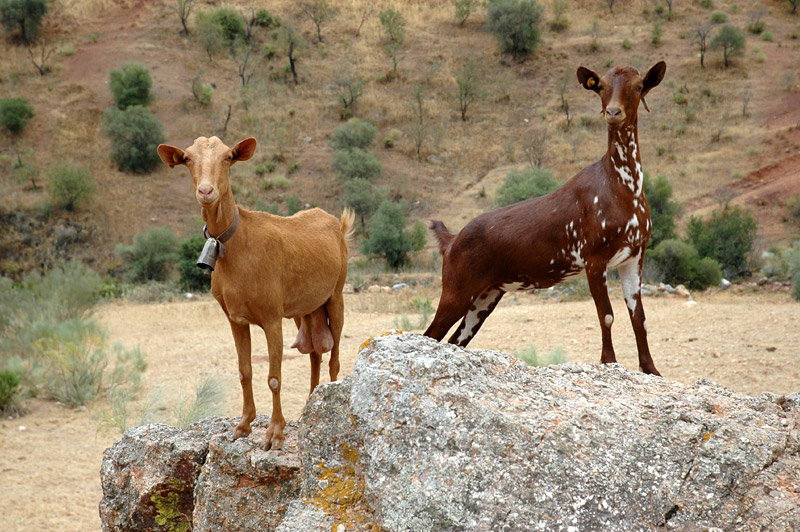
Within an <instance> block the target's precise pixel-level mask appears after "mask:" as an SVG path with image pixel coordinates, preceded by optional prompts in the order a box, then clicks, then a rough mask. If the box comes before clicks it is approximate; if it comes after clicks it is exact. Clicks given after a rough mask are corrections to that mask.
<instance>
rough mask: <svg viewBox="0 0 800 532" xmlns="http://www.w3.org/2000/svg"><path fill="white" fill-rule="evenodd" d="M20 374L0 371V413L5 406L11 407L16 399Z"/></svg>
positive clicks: (20, 380)
mask: <svg viewBox="0 0 800 532" xmlns="http://www.w3.org/2000/svg"><path fill="white" fill-rule="evenodd" d="M20 382H22V379H20V376H19V375H18V374H17V373H15V372H13V371H7V370H3V371H0V413H4V412H5V411H6V409H7V408H10V407H12V406H13V405H14V404H15V403H16V401H17V395H18V394H19V392H20V388H19V385H20Z"/></svg>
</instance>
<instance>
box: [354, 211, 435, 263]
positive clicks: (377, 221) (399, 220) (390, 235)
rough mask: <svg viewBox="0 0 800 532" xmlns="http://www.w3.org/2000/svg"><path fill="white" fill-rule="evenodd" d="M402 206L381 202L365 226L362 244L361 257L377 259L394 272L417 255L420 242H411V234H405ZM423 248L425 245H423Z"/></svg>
mask: <svg viewBox="0 0 800 532" xmlns="http://www.w3.org/2000/svg"><path fill="white" fill-rule="evenodd" d="M406 209H407V206H406V204H405V202H394V201H391V200H388V199H386V200H383V201H382V202H381V204H380V206H379V207H378V209H377V211H376V212H375V214H374V215H373V216H372V219H371V220H370V221H369V223H368V224H367V233H368V236H367V237H366V238H365V239H364V240H363V241H362V245H361V247H362V249H363V251H364V254H366V255H367V256H369V257H380V258H383V259H384V260H385V261H386V266H387V267H388V268H390V269H392V270H396V269H397V268H399V267H400V266H403V265H404V264H406V263H407V262H408V259H409V253H410V252H411V251H419V249H422V248H421V246H420V247H416V246H419V241H416V242H415V241H414V237H413V230H408V229H407V228H406V226H407V225H408V218H407V217H406ZM423 245H424V243H423Z"/></svg>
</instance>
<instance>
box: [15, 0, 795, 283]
mask: <svg viewBox="0 0 800 532" xmlns="http://www.w3.org/2000/svg"><path fill="white" fill-rule="evenodd" d="M332 3H333V4H335V5H336V6H337V7H338V12H337V13H336V15H335V16H333V17H332V18H331V19H330V20H328V21H325V22H324V23H323V25H322V27H321V33H322V35H323V39H324V42H322V43H319V42H318V38H317V31H316V28H315V27H314V25H313V24H312V22H311V20H310V19H309V18H308V17H306V16H305V15H303V14H302V12H301V11H300V10H299V9H298V7H297V4H296V3H295V2H292V1H286V0H282V1H275V2H270V3H269V4H266V5H262V4H261V3H258V2H251V3H248V2H226V3H224V5H230V6H233V7H236V8H237V9H239V10H240V11H241V12H247V13H249V12H250V8H251V7H253V8H261V7H266V8H267V9H269V11H270V12H272V13H273V14H276V15H278V16H280V17H281V19H282V20H283V21H284V23H288V24H291V25H292V26H293V27H294V28H295V29H296V30H297V31H298V32H300V33H301V34H302V36H303V40H304V45H303V46H301V48H300V51H299V54H298V57H299V59H298V62H297V69H298V74H299V80H298V83H297V84H296V85H295V84H294V83H293V82H292V81H291V75H287V74H286V73H285V71H284V69H285V65H286V64H287V61H286V58H285V57H283V56H282V55H281V54H280V53H278V54H276V56H275V57H273V58H271V59H267V58H265V57H262V56H259V57H257V58H256V61H255V63H254V64H255V68H256V70H255V73H254V75H253V77H252V79H251V81H250V83H249V85H248V86H247V87H246V88H244V89H243V88H242V82H241V80H240V78H239V75H238V73H237V71H236V65H235V64H234V61H233V60H232V59H231V57H230V55H229V54H227V53H226V52H219V53H215V54H212V55H209V54H207V53H206V50H205V49H204V48H203V47H202V46H201V44H200V43H199V42H198V39H197V34H196V31H195V29H196V21H197V12H198V11H200V10H210V9H215V8H216V7H219V6H220V5H223V4H220V3H219V2H215V1H202V2H197V7H196V9H195V10H194V11H193V12H192V15H191V16H190V18H189V29H190V31H191V33H190V35H189V36H183V35H182V34H181V33H180V29H181V25H180V21H179V19H178V16H177V15H176V13H175V11H174V9H173V5H174V3H173V2H171V1H167V0H163V1H155V2H144V1H133V0H53V1H51V2H50V9H49V12H48V14H47V15H46V17H45V19H44V23H43V26H42V30H41V34H40V35H41V37H43V38H44V39H45V43H46V44H45V46H46V47H47V48H49V47H51V46H52V47H54V48H55V52H54V54H53V55H52V56H51V58H50V60H49V63H48V64H49V65H50V66H51V67H52V70H51V72H49V73H46V74H45V75H43V76H40V75H39V72H38V71H37V70H36V69H35V68H34V66H33V65H32V63H31V60H30V58H29V56H28V51H27V49H26V48H25V47H23V46H21V45H19V44H17V43H16V42H14V39H13V38H12V37H11V36H8V35H5V36H4V37H3V39H1V40H0V53H1V54H2V56H3V60H2V61H1V62H0V80H2V83H1V84H0V87H1V88H2V93H3V97H18V96H24V97H26V98H27V99H28V101H29V102H30V103H31V104H32V105H33V107H34V110H35V116H34V118H33V119H32V120H31V121H30V122H29V124H28V126H27V127H26V128H25V129H24V131H23V133H22V134H21V135H20V136H18V137H13V138H12V137H10V136H7V135H6V136H3V137H2V145H1V147H0V168H2V169H3V177H2V183H3V188H4V192H5V194H4V196H5V201H4V202H3V205H2V206H0V224H1V225H2V235H3V236H2V237H0V273H2V274H4V275H12V276H18V275H20V274H21V273H22V272H24V271H26V270H28V269H31V268H40V267H42V266H47V265H49V264H52V262H53V261H54V260H56V259H57V258H69V257H76V258H80V259H83V260H86V261H88V262H90V263H91V264H92V265H93V267H95V268H96V269H98V270H99V271H107V270H108V269H109V268H112V267H113V265H114V264H113V255H112V253H111V252H112V250H113V247H114V246H115V245H116V244H117V243H120V242H130V240H131V238H132V236H133V234H135V233H136V232H137V231H141V230H144V229H147V228H148V227H151V226H155V225H165V226H169V227H171V228H172V229H174V230H175V231H176V232H177V233H178V234H179V235H181V236H184V235H188V234H191V233H193V232H196V231H197V230H198V227H199V226H198V218H199V209H198V208H197V205H196V203H195V200H194V198H193V193H192V188H191V180H190V178H189V176H188V172H186V171H185V170H183V169H179V171H173V172H170V170H169V169H168V168H166V167H159V168H158V169H157V170H156V171H154V172H152V173H150V174H145V175H134V174H126V173H123V172H120V171H119V170H117V168H116V166H115V165H114V163H112V161H111V160H110V158H109V156H108V153H109V149H110V147H109V141H108V140H107V139H106V138H105V137H104V136H102V135H101V133H100V130H99V120H100V116H101V114H102V111H103V110H104V109H105V108H106V107H108V106H110V105H111V104H112V98H111V94H110V91H109V89H108V75H109V71H110V70H112V69H115V68H119V67H120V66H121V65H122V64H123V63H126V62H131V61H135V62H138V63H142V64H144V65H146V66H148V67H149V68H150V71H151V74H152V77H153V92H154V100H153V102H152V103H151V104H150V105H149V108H150V109H151V110H152V111H153V113H154V114H155V116H156V117H157V118H158V119H159V120H160V121H161V122H162V123H163V124H164V132H165V135H166V138H167V139H168V142H169V143H170V144H174V145H177V146H187V145H189V144H190V143H191V142H192V140H193V139H194V138H195V137H197V136H201V135H204V136H210V135H211V134H216V135H218V136H220V137H221V138H222V140H223V141H225V142H226V143H228V144H229V145H232V143H234V142H236V141H238V140H240V139H241V138H244V137H247V136H255V137H256V138H257V139H258V141H259V148H258V151H257V154H256V156H255V157H254V159H253V160H252V161H250V162H249V163H245V164H242V165H239V166H236V167H234V170H235V171H233V172H232V181H233V182H234V186H235V189H234V190H235V193H236V197H237V201H239V202H240V203H242V204H243V205H245V206H248V207H251V208H252V207H256V206H258V205H262V204H263V205H267V204H271V203H273V202H276V201H277V202H278V203H281V202H283V201H284V200H285V198H286V197H288V196H289V195H295V196H297V197H299V198H300V199H301V200H302V201H303V202H304V203H308V204H311V205H319V206H321V207H323V208H325V209H326V210H329V211H332V212H337V211H339V210H340V209H341V195H342V192H343V189H344V187H343V183H342V182H341V180H340V179H338V178H337V177H335V176H334V175H333V174H332V172H331V171H330V169H329V167H330V162H331V159H332V156H333V152H332V150H331V148H330V147H329V145H328V142H327V139H328V137H329V136H330V134H331V132H332V131H333V129H334V128H335V127H336V126H338V125H339V124H340V123H342V122H341V118H340V110H339V107H338V105H337V104H336V103H335V95H334V92H333V89H332V84H333V82H334V80H335V79H336V77H337V75H351V76H362V77H363V79H364V82H365V83H364V90H363V96H362V97H361V98H360V99H359V100H358V101H357V102H356V104H355V106H354V112H353V113H354V115H355V116H357V117H359V118H361V119H367V120H370V121H372V122H373V123H374V124H375V125H376V126H377V127H378V141H379V142H378V147H377V148H375V153H376V154H377V156H378V157H379V159H380V160H381V162H382V163H383V166H384V173H383V177H382V178H381V179H380V180H379V183H380V184H385V185H388V187H389V189H390V191H391V195H392V196H393V197H396V198H404V199H406V200H407V201H408V203H409V205H411V208H412V210H411V216H412V217H413V218H427V217H430V216H435V217H437V218H441V219H443V220H445V221H446V222H447V223H448V224H449V225H450V226H451V228H453V229H458V228H460V227H461V226H462V225H463V224H464V222H465V221H466V220H468V219H469V218H471V217H472V216H474V215H475V214H477V213H478V212H481V211H483V210H486V209H487V208H489V207H490V206H491V198H492V196H493V191H494V188H495V187H496V186H497V185H498V184H499V183H500V181H501V180H502V177H503V176H504V174H505V170H504V169H506V168H507V167H509V166H514V165H525V164H527V160H526V149H529V148H531V147H534V148H536V147H537V146H541V145H543V146H544V150H545V159H544V164H543V165H544V166H546V167H549V168H552V169H553V170H554V172H555V174H556V176H557V177H559V178H560V179H567V178H569V177H570V176H572V175H573V174H574V173H575V172H577V171H578V170H579V169H580V168H582V167H583V166H585V165H587V164H589V163H591V162H593V161H594V160H596V159H597V158H599V157H600V155H601V154H602V153H603V151H604V150H605V144H606V135H605V128H604V127H603V124H602V122H601V121H600V119H599V117H598V116H597V115H598V111H599V102H598V101H597V99H596V98H595V97H594V95H593V94H591V93H588V92H586V91H584V90H583V89H581V88H580V86H579V85H578V83H577V82H576V80H575V78H574V72H575V70H576V68H577V66H579V65H586V66H588V67H590V68H592V69H594V70H596V71H598V72H604V71H605V70H606V68H607V67H609V66H612V65H628V64H630V65H633V66H636V67H638V68H640V69H642V70H644V69H646V68H648V67H649V66H651V65H652V64H653V63H655V62H656V61H658V60H662V59H663V60H665V61H666V62H667V65H668V71H667V76H666V79H665V82H664V83H662V85H661V86H660V87H658V88H657V89H656V90H655V91H654V92H653V93H652V94H651V95H649V96H648V103H649V106H650V109H651V111H652V112H651V113H646V112H642V113H641V114H640V140H641V144H642V151H643V154H642V158H643V161H644V165H645V168H646V169H647V170H648V171H649V172H650V173H651V175H658V174H664V175H666V176H667V177H668V178H669V179H670V180H671V182H672V184H673V188H674V191H675V197H676V199H678V200H679V201H680V202H681V203H682V204H683V205H684V211H683V213H682V214H683V216H684V219H686V218H687V217H688V215H690V214H692V213H701V214H703V213H707V212H709V211H710V210H711V209H713V208H716V207H718V206H719V204H720V202H721V201H728V200H731V201H732V202H733V203H734V204H743V205H745V206H747V207H748V208H749V209H751V210H752V212H753V214H754V215H755V216H756V217H757V218H758V219H759V222H760V225H759V234H760V236H761V242H760V246H761V248H764V247H767V246H768V245H770V244H774V243H779V242H788V241H791V239H792V238H793V237H795V236H796V235H797V234H798V226H797V221H796V219H794V218H792V217H791V216H790V215H789V214H788V210H787V208H786V201H787V199H789V198H792V197H795V196H797V195H798V194H799V193H800V180H798V179H797V174H798V171H799V170H798V167H799V166H800V164H799V163H800V127H799V126H798V124H800V94H798V72H797V64H798V61H797V60H798V57H799V54H798V50H799V49H800V40H798V39H797V35H798V31H800V16H798V15H792V14H790V13H789V10H790V7H789V4H788V3H787V2H785V1H777V0H772V1H768V2H763V3H759V4H758V5H755V4H754V5H749V4H748V5H743V4H738V3H736V2H733V1H721V2H720V1H717V2H714V3H713V7H712V8H710V9H706V8H702V7H700V6H699V5H697V4H695V3H689V2H675V3H674V5H673V13H672V16H671V17H670V18H669V19H668V18H667V17H666V13H665V8H666V4H661V5H658V4H654V3H651V2H649V1H642V2H639V1H633V0H631V1H628V2H625V3H617V4H616V5H614V10H613V13H612V12H611V11H610V10H609V4H608V3H607V2H601V1H598V0H596V1H592V2H589V1H587V0H572V1H570V3H569V9H568V11H567V15H566V16H567V19H568V27H567V29H566V30H565V31H563V32H561V33H553V32H551V31H550V30H549V29H547V28H548V26H547V23H548V22H549V21H550V20H551V19H552V18H553V13H552V5H551V4H550V3H546V4H545V12H544V15H543V22H544V24H543V35H542V37H543V41H542V44H541V45H540V46H539V48H538V49H537V50H536V51H535V52H534V53H533V54H532V56H530V57H529V58H528V59H527V60H525V61H522V62H517V61H514V60H512V59H511V58H509V57H507V56H504V55H503V54H501V53H500V52H499V50H498V46H497V42H496V40H495V38H494V37H493V36H492V35H491V34H490V33H489V32H488V31H487V30H486V29H485V26H486V10H485V9H484V8H479V9H478V10H477V12H476V13H474V14H473V15H472V16H470V17H469V18H468V19H467V21H466V23H465V24H464V25H463V26H460V25H459V24H458V22H457V21H456V20H455V18H454V16H453V6H452V4H451V2H450V1H447V0H439V1H426V2H422V1H399V0H384V1H382V2H379V3H378V4H376V3H374V2H369V1H367V0H352V1H338V2H332ZM388 7H391V8H394V9H397V10H398V11H400V12H401V13H402V15H403V17H404V19H405V21H406V38H405V42H404V44H403V45H402V46H401V47H400V49H399V51H398V59H399V62H398V67H397V68H398V73H399V79H396V80H394V81H390V82H385V81H381V77H382V76H385V74H386V73H387V72H388V71H389V70H391V60H390V59H389V57H388V56H387V55H386V54H385V52H384V50H383V45H382V42H383V34H382V29H381V25H380V23H379V21H378V11H379V10H380V9H384V8H388ZM761 8H763V9H764V12H763V14H762V20H763V21H764V22H765V23H766V31H768V32H769V33H770V34H771V35H772V40H763V39H762V38H761V37H759V36H758V35H755V34H752V33H749V32H747V33H746V34H747V44H746V51H745V53H744V56H743V57H739V58H735V59H734V60H733V63H732V65H731V67H730V68H727V69H725V68H724V67H723V63H722V55H721V53H720V52H719V51H717V50H710V51H709V52H708V53H707V55H706V58H705V64H706V67H705V68H701V67H700V61H699V54H698V50H697V46H696V45H695V44H693V27H694V26H695V25H697V24H700V23H701V22H705V21H707V20H708V19H709V17H710V15H711V13H712V11H715V10H717V11H722V12H724V13H726V14H727V19H728V22H729V23H731V24H734V25H735V26H737V27H739V28H741V29H744V28H745V27H746V26H747V25H748V24H749V23H750V22H751V21H752V18H753V16H754V13H755V11H756V10H757V9H761ZM659 12H660V14H659ZM363 14H365V17H366V18H365V19H364V22H363V26H362V27H361V28H360V33H359V34H358V35H356V30H357V28H358V27H359V23H360V22H361V20H362V15H363ZM593 25H594V26H593ZM656 25H657V26H658V27H660V28H661V38H660V43H658V44H657V45H654V44H652V40H653V30H654V27H655V26H656ZM593 27H594V37H593V36H592V35H591V34H592V28H593ZM623 42H624V45H623ZM38 46H39V45H38V44H37V45H36V46H35V47H34V50H35V51H36V52H35V53H38V48H37V47H38ZM467 60H473V61H475V63H476V64H477V65H478V71H479V80H480V84H481V86H482V97H481V98H480V99H479V100H477V101H476V102H475V103H474V104H473V105H472V106H471V107H470V108H469V111H468V114H467V118H468V120H467V121H462V120H461V115H460V112H459V110H458V107H457V102H456V84H455V76H456V75H457V73H458V72H459V71H460V70H461V69H462V68H463V66H464V64H465V63H466V61H467ZM196 76H199V79H200V80H201V81H203V82H204V83H209V84H212V85H213V86H215V92H214V95H213V98H212V100H211V103H210V105H208V106H206V107H203V106H200V105H199V104H197V103H196V102H195V101H194V100H193V98H192V93H191V85H192V80H193V79H194V78H195V77H196ZM565 79H566V80H567V82H566V85H563V80H565ZM418 85H420V86H422V88H423V95H424V96H423V97H424V105H425V109H426V115H425V116H426V118H425V124H426V133H427V136H426V140H425V141H424V142H423V144H422V149H421V153H420V157H419V158H417V154H416V150H415V146H414V142H413V141H412V139H411V132H412V123H413V120H414V117H413V113H412V110H411V100H412V94H413V91H414V89H415V87H416V86H418ZM562 86H563V87H565V90H564V97H565V98H566V100H567V101H568V102H569V104H570V116H571V125H570V127H569V128H568V129H567V128H566V125H567V124H566V117H565V114H564V113H563V111H562V110H561V94H560V92H561V90H560V87H562ZM678 94H682V95H683V96H679V97H676V95H678ZM684 96H685V98H684ZM745 104H746V113H743V107H745ZM229 106H230V117H229V121H228V122H227V127H225V124H226V118H227V117H228V109H229ZM393 129H397V130H399V131H400V132H402V137H401V138H400V140H399V141H398V142H397V143H396V144H395V146H394V147H393V148H391V149H388V148H385V147H384V146H383V144H382V143H381V140H382V139H383V138H384V137H386V136H388V135H389V134H390V131H391V130H393ZM542 139H544V140H543V141H542ZM277 156H279V157H277ZM20 157H21V158H22V159H23V160H24V161H26V162H27V164H30V165H33V166H34V167H35V168H37V169H38V172H39V173H38V178H37V179H36V183H37V185H40V186H44V188H32V187H31V182H30V181H29V180H21V179H18V178H15V177H14V176H13V175H12V172H11V170H12V165H13V164H14V163H15V161H17V160H18V159H19V158H20ZM273 158H276V159H279V162H278V164H277V167H276V169H275V170H274V172H273V173H272V174H271V175H266V176H258V175H256V174H255V173H254V168H255V166H256V165H258V164H260V163H264V162H266V161H269V160H272V159H273ZM65 160H68V161H72V162H73V163H75V164H79V165H83V166H86V167H89V168H90V169H91V171H92V175H93V177H94V179H95V180H96V182H97V192H96V195H95V198H94V201H93V202H92V203H91V204H90V205H87V206H84V207H83V208H81V209H79V210H78V211H77V212H76V213H66V212H59V211H56V212H49V210H48V209H47V207H46V203H47V194H46V182H47V175H48V169H49V168H50V167H52V165H53V164H55V163H57V162H60V161H65ZM290 166H291V167H294V166H296V167H297V168H296V170H294V171H293V172H289V169H290ZM277 174H284V175H288V178H289V180H290V183H291V185H290V186H289V188H288V189H286V190H276V189H275V188H272V189H267V187H265V180H267V179H271V178H273V177H274V176H275V175H277Z"/></svg>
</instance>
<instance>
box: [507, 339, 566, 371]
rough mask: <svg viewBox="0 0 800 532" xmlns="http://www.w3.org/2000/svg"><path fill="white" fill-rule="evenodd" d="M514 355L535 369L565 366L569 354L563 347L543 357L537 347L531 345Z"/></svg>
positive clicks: (556, 348) (554, 349)
mask: <svg viewBox="0 0 800 532" xmlns="http://www.w3.org/2000/svg"><path fill="white" fill-rule="evenodd" d="M514 355H515V356H516V357H517V358H519V359H520V360H522V361H523V362H525V363H526V364H528V365H529V366H533V367H545V366H552V365H554V364H563V363H564V362H566V361H567V352H566V351H564V348H562V347H555V348H553V350H552V351H550V352H549V353H547V354H546V355H544V356H542V355H540V354H539V350H538V349H536V346H535V345H533V344H531V343H529V344H528V345H527V346H525V348H524V349H522V350H521V351H517V352H516V353H514Z"/></svg>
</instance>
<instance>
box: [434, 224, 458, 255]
mask: <svg viewBox="0 0 800 532" xmlns="http://www.w3.org/2000/svg"><path fill="white" fill-rule="evenodd" d="M428 229H430V230H431V231H433V234H434V235H436V240H438V241H439V251H440V252H441V253H442V255H444V252H445V250H446V249H447V246H449V245H450V242H452V241H453V238H455V236H456V235H454V234H453V233H451V232H450V231H448V230H447V227H445V225H444V223H442V222H441V221H440V220H430V221H429V222H428Z"/></svg>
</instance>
